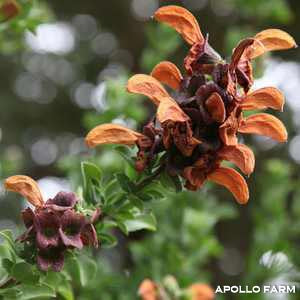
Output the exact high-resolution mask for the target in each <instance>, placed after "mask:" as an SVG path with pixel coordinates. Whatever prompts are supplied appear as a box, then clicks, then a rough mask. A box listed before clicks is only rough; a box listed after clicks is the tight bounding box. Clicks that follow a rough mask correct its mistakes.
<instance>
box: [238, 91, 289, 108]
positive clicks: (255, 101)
mask: <svg viewBox="0 0 300 300" xmlns="http://www.w3.org/2000/svg"><path fill="white" fill-rule="evenodd" d="M283 105H284V96H283V94H282V93H281V92H280V91H279V90H278V89H276V88H274V87H265V88H262V89H259V90H257V91H254V92H252V93H250V94H248V95H246V96H245V98H244V99H243V100H242V104H241V107H242V109H243V110H255V109H266V108H273V109H277V110H281V111H282V110H283Z"/></svg>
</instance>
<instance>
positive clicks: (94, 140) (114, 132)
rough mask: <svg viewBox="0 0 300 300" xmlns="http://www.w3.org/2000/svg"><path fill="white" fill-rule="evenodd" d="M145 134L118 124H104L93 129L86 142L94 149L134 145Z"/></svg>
mask: <svg viewBox="0 0 300 300" xmlns="http://www.w3.org/2000/svg"><path fill="white" fill-rule="evenodd" d="M141 137H143V134H141V133H138V132H135V131H133V130H131V129H128V128H126V127H123V126H121V125H117V124H102V125H99V126H97V127H95V128H94V129H92V130H91V131H90V132H89V133H88V134H87V136H86V138H85V142H86V144H87V146H88V147H90V148H92V147H95V146H97V145H101V144H122V145H128V146H130V145H134V144H135V143H136V142H137V140H138V139H139V138H141Z"/></svg>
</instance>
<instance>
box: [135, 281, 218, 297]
mask: <svg viewBox="0 0 300 300" xmlns="http://www.w3.org/2000/svg"><path fill="white" fill-rule="evenodd" d="M170 293H171V294H175V295H177V296H179V297H178V298H180V299H183V297H181V296H183V295H184V296H185V297H184V299H190V300H214V299H215V293H214V291H213V289H212V288H211V287H210V286H209V285H207V284H205V283H195V284H192V285H190V286H189V287H188V288H187V289H185V290H181V289H180V288H179V287H178V284H177V281H176V279H175V278H173V277H172V276H168V277H166V278H165V280H164V284H162V285H161V284H157V283H156V282H154V281H152V280H150V279H144V280H143V282H142V283H141V284H140V286H139V290H138V295H139V296H140V298H141V299H142V300H165V299H171V298H172V299H177V297H176V298H173V297H172V296H170V295H169V294H170ZM173 296H174V295H173Z"/></svg>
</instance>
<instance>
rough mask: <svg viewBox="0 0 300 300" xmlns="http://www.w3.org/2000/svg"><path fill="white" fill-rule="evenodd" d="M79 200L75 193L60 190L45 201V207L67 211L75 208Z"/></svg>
mask: <svg viewBox="0 0 300 300" xmlns="http://www.w3.org/2000/svg"><path fill="white" fill-rule="evenodd" d="M77 202H78V200H77V198H76V195H75V194H74V193H67V192H59V193H58V194H57V195H56V196H55V197H54V198H53V199H49V200H47V201H46V203H45V207H48V208H51V209H52V210H57V211H65V210H69V209H72V208H74V206H75V205H76V203H77Z"/></svg>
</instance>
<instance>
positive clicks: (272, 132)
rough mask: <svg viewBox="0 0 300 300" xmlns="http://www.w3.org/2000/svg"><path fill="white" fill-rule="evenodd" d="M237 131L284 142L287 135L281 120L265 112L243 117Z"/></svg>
mask: <svg viewBox="0 0 300 300" xmlns="http://www.w3.org/2000/svg"><path fill="white" fill-rule="evenodd" d="M239 132H241V133H253V134H259V135H265V136H268V137H270V138H272V139H274V140H276V141H278V142H281V143H283V142H286V140H287V136H288V134H287V131H286V128H285V127H284V125H283V124H282V122H281V121H280V120H278V119H277V118H275V117H274V116H272V115H269V114H265V113H261V114H255V115H252V116H250V117H248V118H246V119H244V120H243V121H242V122H241V124H240V127H239Z"/></svg>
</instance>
